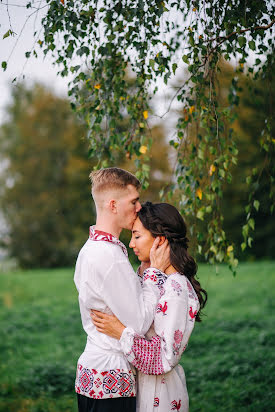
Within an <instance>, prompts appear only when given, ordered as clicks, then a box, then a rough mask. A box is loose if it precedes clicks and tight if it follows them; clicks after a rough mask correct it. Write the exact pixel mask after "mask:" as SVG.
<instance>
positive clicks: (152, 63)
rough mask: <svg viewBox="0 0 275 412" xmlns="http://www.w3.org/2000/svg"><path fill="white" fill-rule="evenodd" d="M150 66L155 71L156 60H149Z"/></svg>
mask: <svg viewBox="0 0 275 412" xmlns="http://www.w3.org/2000/svg"><path fill="white" fill-rule="evenodd" d="M149 66H150V67H152V69H153V70H154V68H155V60H154V59H150V60H149Z"/></svg>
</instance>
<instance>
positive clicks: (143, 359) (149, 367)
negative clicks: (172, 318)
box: [128, 335, 164, 375]
mask: <svg viewBox="0 0 275 412" xmlns="http://www.w3.org/2000/svg"><path fill="white" fill-rule="evenodd" d="M131 351H132V352H131V355H132V356H133V355H134V359H133V358H132V359H131V363H132V364H133V365H134V366H135V367H136V368H137V369H138V370H140V371H141V372H143V373H145V374H146V375H161V374H162V373H163V372H164V370H163V365H162V359H161V338H160V337H159V336H154V337H153V338H152V339H150V340H147V339H144V338H140V336H138V335H137V336H136V337H134V341H133V345H132V347H131ZM128 356H129V354H128Z"/></svg>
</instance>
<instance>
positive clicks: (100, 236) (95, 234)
mask: <svg viewBox="0 0 275 412" xmlns="http://www.w3.org/2000/svg"><path fill="white" fill-rule="evenodd" d="M89 239H91V240H94V241H100V242H109V243H114V244H115V245H118V246H120V247H121V249H122V250H123V253H124V254H125V255H126V256H128V252H127V248H126V246H125V245H124V244H123V243H122V242H121V241H120V240H119V239H118V238H116V237H115V236H113V235H111V233H106V232H102V231H101V230H96V229H95V228H94V226H90V230H89Z"/></svg>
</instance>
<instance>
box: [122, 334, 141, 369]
mask: <svg viewBox="0 0 275 412" xmlns="http://www.w3.org/2000/svg"><path fill="white" fill-rule="evenodd" d="M135 336H136V333H135V331H134V330H133V329H132V328H128V327H127V328H125V329H124V331H123V332H122V334H121V337H120V340H119V342H120V344H121V348H122V351H123V353H124V354H125V356H126V357H127V360H128V361H129V362H131V363H132V362H133V361H134V359H135V354H134V352H133V349H132V348H133V343H134V337H135ZM142 337H143V336H142Z"/></svg>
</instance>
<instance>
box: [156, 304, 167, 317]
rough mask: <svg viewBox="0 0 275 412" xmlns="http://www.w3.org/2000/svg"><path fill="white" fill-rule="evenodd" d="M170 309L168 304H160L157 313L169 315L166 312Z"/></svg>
mask: <svg viewBox="0 0 275 412" xmlns="http://www.w3.org/2000/svg"><path fill="white" fill-rule="evenodd" d="M167 309H168V306H167V302H166V301H165V302H164V304H161V303H158V305H157V309H156V312H157V313H162V314H163V315H167V313H166V311H167Z"/></svg>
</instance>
